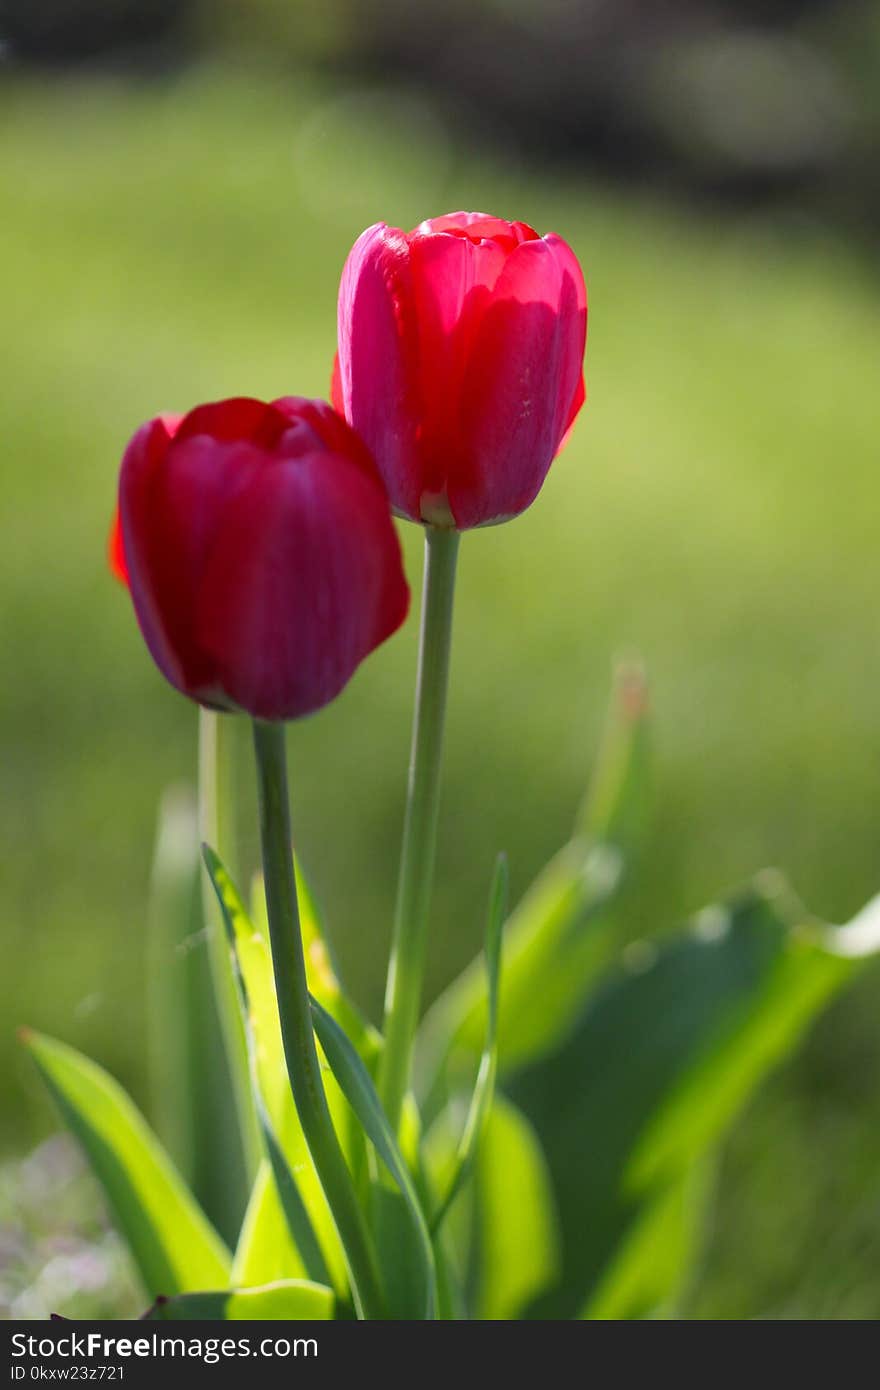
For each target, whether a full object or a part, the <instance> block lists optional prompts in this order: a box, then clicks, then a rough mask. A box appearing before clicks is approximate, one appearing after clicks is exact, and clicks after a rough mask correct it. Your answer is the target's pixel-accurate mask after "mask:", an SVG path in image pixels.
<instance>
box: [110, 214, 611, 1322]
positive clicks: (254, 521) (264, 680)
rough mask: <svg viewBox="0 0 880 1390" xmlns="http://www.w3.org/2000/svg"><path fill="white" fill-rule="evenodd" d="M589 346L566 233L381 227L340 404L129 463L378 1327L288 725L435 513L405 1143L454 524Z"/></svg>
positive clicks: (270, 416) (372, 623)
mask: <svg viewBox="0 0 880 1390" xmlns="http://www.w3.org/2000/svg"><path fill="white" fill-rule="evenodd" d="M585 340H586V294H585V290H584V283H583V277H582V275H581V272H580V268H579V266H578V263H577V261H576V259H575V257H574V255H573V253H572V252H571V250H570V249H569V248H568V247H567V246H566V245H565V243H564V242H562V241H561V240H560V239H559V238H558V237H556V236H547V237H539V236H538V234H537V233H536V232H534V231H533V230H532V229H531V228H530V227H528V226H526V225H525V224H524V223H522V222H513V223H507V222H502V221H500V220H498V219H496V218H491V217H486V216H484V215H482V214H475V213H455V214H452V215H451V216H447V217H441V218H437V219H435V220H433V221H430V222H424V223H422V224H421V225H420V226H419V227H418V228H416V230H415V231H413V232H411V233H409V234H404V233H403V232H401V231H399V230H396V229H392V228H388V227H386V226H385V225H384V224H380V225H378V226H376V227H371V228H369V229H368V230H367V231H366V232H364V234H363V235H362V236H361V237H360V238H359V240H358V241H357V242H356V244H355V246H354V247H353V249H352V251H351V254H350V255H349V258H348V261H347V263H346V266H345V269H344V271H343V276H342V284H341V288H340V294H339V350H338V354H337V359H336V364H335V368H334V371H333V388H332V395H333V402H334V406H335V409H333V408H331V406H329V405H326V404H324V403H322V402H317V401H307V400H303V399H300V398H295V397H285V398H283V399H281V400H276V401H273V402H271V403H270V404H265V403H263V402H260V401H256V400H252V399H247V398H239V399H233V400H227V401H222V402H220V403H217V404H214V405H205V406H199V407H197V408H196V409H195V410H192V411H190V413H189V414H188V415H185V416H184V417H183V418H177V417H169V416H164V417H160V418H157V419H155V420H152V421H150V422H149V423H148V424H146V425H144V426H143V427H142V428H141V429H140V430H139V431H138V432H137V434H136V435H135V436H134V438H133V440H132V441H131V443H130V444H129V446H128V449H127V450H126V453H125V457H124V459H123V462H122V470H121V476H120V485H119V512H118V524H117V528H116V531H115V533H114V538H113V544H112V554H113V557H114V560H115V565H116V568H117V570H118V571H119V573H120V574H121V575H122V576H123V577H124V578H125V579H126V580H127V583H128V586H129V589H130V591H131V596H132V600H133V603H134V608H135V612H136V614H137V618H138V622H139V624H140V627H141V631H142V633H143V636H144V639H145V641H146V643H147V646H148V648H149V650H150V653H151V654H152V656H153V658H154V660H155V662H156V664H157V665H158V667H159V669H160V670H161V671H162V673H163V674H164V675H165V676H166V677H167V679H168V680H169V681H170V682H171V684H172V685H174V686H176V687H177V689H178V690H181V691H182V692H183V693H184V694H186V695H189V696H190V697H191V698H193V699H194V700H196V701H198V702H199V703H200V704H201V705H203V706H206V707H208V708H210V709H217V710H221V711H228V710H242V711H245V712H247V713H249V714H250V715H252V716H253V718H254V746H255V752H256V759H257V775H258V789H259V800H260V819H261V843H262V853H263V867H264V878H265V886H266V900H267V909H268V921H269V932H270V937H271V944H272V961H273V969H274V972H275V983H276V994H277V1003H278V1012H279V1020H280V1024H281V1033H282V1038H283V1043H284V1053H285V1061H286V1065H287V1071H288V1077H289V1080H290V1086H291V1091H292V1093H293V1097H294V1101H295V1105H296V1109H297V1114H298V1116H299V1120H300V1124H301V1127H302V1132H303V1135H304V1137H305V1139H306V1142H307V1144H308V1147H309V1151H310V1153H311V1156H312V1159H313V1162H314V1165H315V1168H316V1171H317V1173H318V1175H319V1178H320V1182H321V1186H322V1188H323V1191H324V1194H325V1197H326V1199H327V1202H328V1204H329V1206H330V1209H331V1211H332V1214H333V1218H334V1221H335V1224H336V1228H337V1231H338V1234H339V1237H340V1241H341V1244H342V1247H343V1250H344V1252H345V1257H346V1261H347V1265H348V1272H349V1277H350V1283H351V1288H352V1293H353V1296H354V1300H355V1304H356V1306H357V1308H358V1311H359V1312H360V1313H361V1315H362V1316H366V1317H375V1316H381V1308H382V1290H381V1282H382V1281H381V1279H380V1278H379V1277H378V1271H377V1267H376V1266H377V1262H376V1258H375V1254H374V1251H373V1246H372V1240H371V1232H370V1230H369V1228H368V1225H367V1223H366V1221H365V1217H364V1212H363V1210H362V1208H361V1206H360V1204H359V1202H358V1200H357V1196H356V1194H355V1190H354V1187H353V1185H352V1182H351V1175H350V1173H349V1171H348V1169H347V1166H346V1162H345V1159H344V1157H343V1154H342V1151H341V1149H340V1146H339V1142H338V1138H337V1136H336V1133H335V1130H334V1126H333V1123H332V1120H331V1117H330V1112H329V1109H328V1105H327V1100H326V1096H325V1093H324V1086H323V1080H322V1075H321V1069H320V1065H319V1062H318V1056H317V1052H316V1048H315V1042H314V1036H313V1032H312V1019H311V1014H310V1000H309V992H308V985H307V978H306V970H305V963H304V957H303V947H302V941H301V938H300V932H299V922H298V915H297V899H296V886H295V880H294V873H293V865H292V861H291V856H290V822H289V810H288V793H287V780H286V764H285V747H284V737H283V724H282V721H284V720H287V719H294V718H298V717H300V716H302V715H305V714H308V713H310V712H312V711H313V710H316V709H318V708H320V707H321V706H322V705H324V704H326V703H327V702H328V701H330V700H332V699H333V698H334V697H335V696H336V695H337V694H338V693H339V692H340V691H341V690H342V688H343V687H344V685H345V684H346V682H347V681H348V680H349V678H350V677H351V675H352V674H353V673H354V671H355V669H356V668H357V666H358V665H359V664H360V662H361V661H362V660H363V659H364V657H365V656H367V655H368V653H369V652H371V651H372V650H373V649H374V648H375V647H377V646H378V645H379V644H380V643H381V642H383V641H384V640H385V639H386V638H387V637H389V636H390V635H391V634H392V633H393V632H394V631H396V629H397V628H398V627H399V626H400V624H401V623H402V622H403V619H404V617H405V616H406V612H407V609H408V605H409V590H408V587H407V583H406V579H405V577H404V574H403V567H402V562H401V552H400V546H399V543H398V540H397V536H396V533H395V530H394V525H393V522H392V518H391V513H392V510H393V511H394V512H396V513H397V514H398V515H400V516H402V517H406V518H409V519H410V520H412V521H416V522H421V523H423V524H424V525H425V534H426V567H425V583H424V592H423V607H422V624H421V638H420V649H419V673H418V680H417V698H416V713H415V721H414V726H413V739H412V754H411V765H410V777H409V789H408V800H407V807H406V815H405V822H404V835H403V847H402V853H401V866H400V877H399V883H398V894H397V905H396V910H395V919H394V931H393V941H392V951H391V961H390V966H389V972H388V984H387V989H386V999H385V1027H384V1043H383V1048H382V1056H381V1061H380V1067H379V1076H378V1088H379V1091H378V1098H379V1100H380V1103H381V1105H382V1106H383V1107H384V1111H385V1116H386V1119H387V1121H388V1123H389V1124H390V1127H391V1130H392V1132H394V1131H396V1130H397V1129H398V1127H399V1124H400V1119H401V1114H402V1107H403V1102H404V1098H405V1095H406V1091H407V1087H408V1081H409V1071H410V1060H411V1055H412V1045H413V1038H414V1034H415V1030H416V1026H417V1023H418V1016H419V1004H420V997H421V984H422V976H423V973H424V953H425V938H426V930H427V922H428V911H429V904H430V897H431V889H432V882H433V871H434V853H435V845H436V832H437V816H438V805H439V777H440V761H441V753H442V745H443V727H444V716H445V704H446V690H447V684H448V671H449V653H450V642H451V625H452V607H453V590H454V580H455V564H456V554H457V547H458V537H459V532H460V531H462V530H467V529H470V528H472V527H476V526H482V525H489V524H493V523H496V522H499V521H503V520H506V519H508V518H510V517H513V516H516V515H518V514H519V513H520V512H522V511H523V510H524V509H525V508H526V507H528V506H529V505H530V503H531V502H532V501H533V500H534V498H535V497H536V495H537V493H538V491H539V489H540V487H541V485H542V483H543V481H544V478H545V476H546V474H547V470H548V469H549V467H550V464H551V462H552V460H553V458H554V456H555V454H556V453H557V451H558V449H559V447H560V445H561V443H562V441H563V439H564V437H565V435H566V433H567V431H568V429H569V428H570V426H571V424H572V422H573V420H574V417H575V416H576V414H577V412H578V410H579V409H580V406H581V404H582V403H583V399H584V390H583V377H582V363H583V353H584V345H585ZM217 984H218V981H217V979H216V978H215V985H217ZM218 988H220V989H221V992H222V983H221V985H220V986H218ZM218 997H219V996H218ZM229 1045H230V1044H229V1038H227V1046H229Z"/></svg>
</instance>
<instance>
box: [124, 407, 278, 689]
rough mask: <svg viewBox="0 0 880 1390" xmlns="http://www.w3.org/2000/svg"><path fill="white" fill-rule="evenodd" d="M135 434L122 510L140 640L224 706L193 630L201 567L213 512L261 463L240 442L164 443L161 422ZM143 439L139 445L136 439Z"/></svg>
mask: <svg viewBox="0 0 880 1390" xmlns="http://www.w3.org/2000/svg"><path fill="white" fill-rule="evenodd" d="M146 429H147V430H148V431H149V432H148V433H147V434H146V436H144V432H143V431H141V432H139V435H136V436H135V440H134V441H133V443H132V445H131V446H130V447H129V450H128V452H127V453H126V456H125V459H124V460H123V465H122V473H121V475H120V510H121V515H122V527H123V540H124V547H125V557H126V560H127V563H128V568H129V575H130V589H131V594H132V599H133V602H134V606H135V612H136V614H137V618H138V622H139V623H140V627H141V631H142V633H143V636H144V640H145V641H146V643H147V646H148V647H149V649H150V652H151V654H152V656H153V659H154V661H155V662H156V664H157V666H158V667H159V669H160V670H161V671H162V673H163V675H165V676H166V678H167V679H168V680H169V681H170V682H171V684H172V685H174V686H176V687H177V689H178V690H181V691H183V692H184V694H187V695H191V696H194V697H195V698H197V699H199V700H201V701H202V702H203V703H205V704H219V705H221V706H222V705H224V704H226V703H228V702H226V701H224V700H223V697H222V695H221V694H220V691H219V689H218V687H217V681H216V673H215V670H214V668H213V666H212V664H211V662H210V660H209V659H208V658H207V657H206V655H205V653H204V652H203V651H202V650H201V649H200V646H199V643H198V640H197V635H196V631H195V604H196V595H197V593H198V590H199V586H200V579H201V568H202V564H203V561H204V556H205V552H206V550H207V547H208V545H209V542H210V538H211V534H212V528H213V525H214V521H215V517H216V515H217V511H218V508H219V507H220V506H221V505H222V503H223V502H224V501H225V500H226V499H228V498H230V497H234V495H235V494H236V493H237V492H238V491H240V490H241V489H242V488H243V487H244V486H245V485H246V483H247V481H248V480H249V477H250V476H251V475H252V474H253V472H255V471H256V470H258V469H259V468H260V467H261V465H262V464H263V461H264V457H265V455H264V453H263V452H262V451H261V450H260V449H259V448H258V447H256V446H255V445H253V444H251V443H250V442H248V441H245V440H231V441H229V440H227V441H225V442H224V441H222V440H217V439H216V438H211V437H210V436H208V435H206V434H196V435H191V436H190V437H184V438H182V439H181V438H180V432H178V433H177V434H176V435H175V436H174V438H169V436H168V435H167V433H166V432H165V431H164V429H163V427H162V426H161V423H160V422H156V421H154V422H152V424H151V425H150V426H148V427H146ZM139 437H142V442H140V443H139V442H138V441H139Z"/></svg>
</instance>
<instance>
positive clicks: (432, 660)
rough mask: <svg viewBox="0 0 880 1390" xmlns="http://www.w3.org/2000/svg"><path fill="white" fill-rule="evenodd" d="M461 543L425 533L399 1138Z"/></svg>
mask: <svg viewBox="0 0 880 1390" xmlns="http://www.w3.org/2000/svg"><path fill="white" fill-rule="evenodd" d="M458 541H459V534H458V532H457V531H449V530H441V529H438V528H437V527H433V526H428V527H426V528H425V575H424V586H423V590H422V626H421V633H420V637H419V667H418V677H417V681H416V708H415V718H414V722H413V733H412V748H411V753H410V764H409V784H408V787H407V802H406V818H405V820H404V827H403V848H402V850H401V858H400V877H399V879H398V885H397V905H396V908H395V913H394V934H393V938H392V943H391V960H390V962H389V966H388V983H387V987H386V990H385V1047H384V1049H383V1053H382V1061H381V1064H380V1071H379V1094H380V1096H381V1098H382V1102H383V1104H384V1106H385V1109H386V1112H387V1114H388V1118H389V1120H390V1122H391V1125H392V1127H393V1128H394V1129H395V1130H396V1129H397V1128H398V1127H399V1124H400V1113H401V1109H402V1106H403V1100H404V1096H405V1095H406V1092H407V1088H408V1086H409V1074H410V1066H411V1060H412V1049H413V1040H414V1038H415V1033H416V1027H417V1025H418V1021H419V1009H420V1004H421V995H422V978H423V976H424V973H425V946H426V940H427V928H428V914H429V910H430V904H431V890H432V887H433V882H434V858H435V850H436V845H437V815H438V810H439V793H440V762H441V757H442V753H443V725H444V721H445V715H446V692H447V687H448V684H449V650H450V644H451V637H452V606H453V598H454V594H455V562H456V558H457V555H458Z"/></svg>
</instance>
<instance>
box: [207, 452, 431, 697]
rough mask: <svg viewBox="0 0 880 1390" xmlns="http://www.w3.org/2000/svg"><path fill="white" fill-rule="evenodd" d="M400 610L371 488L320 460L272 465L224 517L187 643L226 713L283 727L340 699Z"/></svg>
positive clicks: (393, 540)
mask: <svg viewBox="0 0 880 1390" xmlns="http://www.w3.org/2000/svg"><path fill="white" fill-rule="evenodd" d="M353 517H354V518H356V519H357V522H356V525H353V524H352V518H353ZM408 604H409V590H408V587H407V584H406V581H405V579H404V577H403V571H402V568H401V562H400V547H399V543H398V541H397V537H396V534H395V531H394V526H393V523H392V521H391V518H390V516H389V513H388V502H387V498H386V497H385V495H384V491H383V490H382V488H381V486H380V485H379V483H378V481H377V480H375V479H374V478H372V477H370V476H369V475H368V474H367V473H365V472H364V471H363V470H362V469H361V467H360V466H359V465H358V463H357V462H356V461H352V460H350V459H348V458H343V457H341V456H339V455H334V454H328V453H326V452H323V453H315V454H312V455H304V456H302V457H299V458H297V459H295V460H292V461H291V460H286V459H280V460H276V461H273V462H272V463H270V464H268V465H267V466H266V467H264V468H262V469H260V470H258V471H256V472H254V473H253V474H252V476H251V478H250V481H249V482H248V484H247V486H246V487H245V488H244V490H243V491H242V492H240V493H239V494H237V495H236V497H235V500H234V502H233V503H232V504H230V505H227V506H225V507H224V508H223V512H222V516H221V517H220V519H219V524H218V525H217V527H216V530H215V532H214V535H213V537H212V542H211V546H210V550H209V553H208V554H207V556H206V558H205V563H204V568H203V572H202V578H201V585H200V593H199V602H198V620H197V633H198V643H199V646H200V648H201V649H202V650H203V651H205V652H206V653H209V654H210V658H211V661H212V663H213V664H214V665H215V667H216V670H217V673H218V679H219V682H220V684H221V685H222V688H223V689H224V691H225V692H226V693H227V694H228V696H229V697H230V699H231V700H232V701H233V702H234V703H235V704H237V705H240V706H241V707H242V708H244V709H247V710H248V711H249V712H250V713H251V714H253V715H255V716H256V717H258V718H261V719H294V718H298V717H301V716H302V715H305V714H309V713H311V712H312V711H313V710H315V709H318V708H319V707H320V706H321V705H324V704H326V703H327V702H328V701H329V700H332V699H333V698H334V696H336V695H337V694H339V692H340V690H341V689H342V688H343V686H344V685H345V684H346V682H347V681H348V680H349V678H350V677H351V675H352V674H353V672H354V670H355V668H356V667H357V666H358V665H359V664H360V662H361V661H362V660H363V658H364V657H365V656H366V655H367V654H368V653H369V652H371V651H372V650H373V648H374V647H376V646H378V644H379V643H380V642H382V641H384V640H385V638H386V637H389V636H390V635H391V633H392V632H394V631H395V630H396V628H397V627H399V626H400V624H401V623H402V621H403V619H404V617H405V616H406V612H407V608H408Z"/></svg>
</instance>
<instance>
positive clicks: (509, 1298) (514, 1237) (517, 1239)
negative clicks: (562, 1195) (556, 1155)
mask: <svg viewBox="0 0 880 1390" xmlns="http://www.w3.org/2000/svg"><path fill="white" fill-rule="evenodd" d="M475 1187H476V1200H475V1204H474V1214H473V1231H472V1237H471V1240H472V1244H471V1254H470V1277H469V1283H470V1287H471V1297H472V1302H473V1308H474V1313H475V1316H477V1317H480V1318H516V1317H519V1316H521V1315H522V1312H523V1309H524V1308H526V1307H527V1306H528V1304H529V1303H530V1302H531V1300H532V1299H533V1298H534V1297H535V1296H536V1295H537V1294H538V1293H540V1291H541V1290H542V1289H543V1288H545V1287H546V1286H547V1284H548V1283H550V1282H551V1281H552V1279H553V1277H554V1275H555V1274H556V1271H557V1269H558V1264H559V1234H558V1228H557V1214H556V1204H555V1200H554V1195H553V1189H552V1187H551V1184H550V1180H549V1175H548V1172H547V1164H546V1160H545V1158H544V1155H543V1152H542V1149H541V1143H540V1139H539V1137H538V1135H537V1133H536V1132H535V1130H534V1129H533V1128H532V1126H531V1124H530V1123H529V1121H528V1120H527V1119H526V1117H525V1116H524V1115H523V1114H522V1113H521V1112H520V1111H518V1110H517V1109H516V1107H515V1106H513V1105H511V1103H510V1102H509V1101H508V1100H506V1099H504V1097H501V1096H499V1097H497V1098H496V1101H495V1104H494V1106H493V1108H492V1111H491V1114H490V1116H489V1122H488V1125H487V1127H486V1133H485V1135H484V1139H483V1143H482V1144H481V1146H480V1149H479V1151H478V1155H477V1172H476V1184H475Z"/></svg>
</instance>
